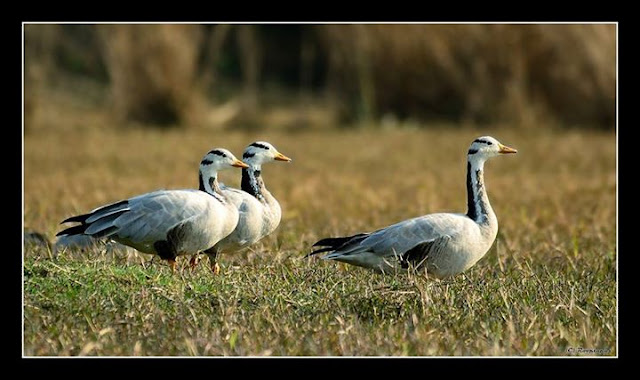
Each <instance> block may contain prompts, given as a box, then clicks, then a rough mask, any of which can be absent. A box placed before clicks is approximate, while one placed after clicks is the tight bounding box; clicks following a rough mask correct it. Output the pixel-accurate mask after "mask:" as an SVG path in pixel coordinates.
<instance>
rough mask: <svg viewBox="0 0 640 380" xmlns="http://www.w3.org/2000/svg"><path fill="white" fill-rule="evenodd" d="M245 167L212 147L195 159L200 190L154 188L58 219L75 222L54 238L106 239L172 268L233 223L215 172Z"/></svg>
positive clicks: (232, 212)
mask: <svg viewBox="0 0 640 380" xmlns="http://www.w3.org/2000/svg"><path fill="white" fill-rule="evenodd" d="M231 167H239V168H247V167H248V166H247V165H246V164H245V163H243V162H242V161H240V160H238V159H237V158H236V157H235V156H234V155H233V154H232V153H231V152H229V151H228V150H226V149H221V148H217V149H213V150H211V151H210V152H209V153H207V154H206V155H205V156H204V158H203V159H202V161H201V162H200V172H199V181H200V187H199V190H195V189H184V190H158V191H154V192H150V193H146V194H142V195H138V196H135V197H133V198H129V199H126V200H121V201H119V202H115V203H112V204H109V205H106V206H102V207H99V208H97V209H95V210H93V211H91V212H90V213H88V214H83V215H78V216H73V217H71V218H67V219H65V220H64V221H62V223H67V222H79V223H80V224H79V225H76V226H73V227H69V228H67V229H65V230H63V231H60V232H59V233H58V234H57V235H56V236H67V235H89V236H92V237H94V238H103V237H106V238H111V239H113V240H115V241H117V242H119V243H122V244H125V245H128V246H130V247H133V248H135V249H137V250H139V251H141V252H144V253H149V254H154V255H158V256H160V257H161V258H162V259H164V260H167V261H168V262H169V264H170V265H171V269H172V270H173V269H174V267H175V259H176V257H177V256H180V255H185V254H196V253H198V252H201V251H204V250H206V249H209V248H211V247H213V246H214V245H215V244H216V243H217V242H218V241H220V239H222V238H224V237H226V236H227V235H229V234H230V233H231V232H232V231H233V230H234V228H235V227H236V224H237V223H238V209H237V208H236V207H235V205H234V204H233V203H231V202H229V200H228V199H227V197H226V196H225V195H223V194H222V193H221V190H220V187H219V185H218V179H217V173H218V171H219V170H223V169H228V168H231Z"/></svg>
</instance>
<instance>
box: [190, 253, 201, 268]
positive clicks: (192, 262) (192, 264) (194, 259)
mask: <svg viewBox="0 0 640 380" xmlns="http://www.w3.org/2000/svg"><path fill="white" fill-rule="evenodd" d="M199 262H200V260H199V259H198V255H197V254H196V255H193V256H191V260H189V267H191V271H192V272H193V271H195V270H196V267H197V266H198V263H199Z"/></svg>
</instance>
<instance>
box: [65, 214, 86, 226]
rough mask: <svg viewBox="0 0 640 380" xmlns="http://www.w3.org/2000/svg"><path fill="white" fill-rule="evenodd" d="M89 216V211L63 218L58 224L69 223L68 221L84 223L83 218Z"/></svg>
mask: <svg viewBox="0 0 640 380" xmlns="http://www.w3.org/2000/svg"><path fill="white" fill-rule="evenodd" d="M90 216H91V213H89V214H82V215H76V216H72V217H70V218H67V219H65V220H63V221H62V222H60V224H64V223H69V222H78V223H83V224H84V222H85V220H87V218H88V217H90Z"/></svg>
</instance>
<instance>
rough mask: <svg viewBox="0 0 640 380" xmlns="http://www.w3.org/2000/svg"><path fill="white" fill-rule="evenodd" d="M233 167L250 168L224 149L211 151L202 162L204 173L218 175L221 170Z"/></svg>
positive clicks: (201, 169)
mask: <svg viewBox="0 0 640 380" xmlns="http://www.w3.org/2000/svg"><path fill="white" fill-rule="evenodd" d="M232 167H236V168H248V167H249V166H248V165H247V164H245V163H244V162H242V161H240V160H238V159H237V158H236V156H234V155H233V153H231V152H229V151H228V150H226V149H223V148H216V149H212V150H210V151H209V152H208V153H207V154H205V155H204V157H203V158H202V161H200V172H202V173H216V172H218V171H219V170H224V169H229V168H232Z"/></svg>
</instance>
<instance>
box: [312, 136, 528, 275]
mask: <svg viewBox="0 0 640 380" xmlns="http://www.w3.org/2000/svg"><path fill="white" fill-rule="evenodd" d="M506 153H517V151H516V150H515V149H513V148H509V147H508V146H504V145H502V144H500V142H498V140H496V139H494V138H493V137H490V136H484V137H480V138H478V139H476V140H474V141H473V142H472V143H471V146H470V147H469V151H468V153H467V207H468V208H467V213H466V214H453V213H438V214H429V215H424V216H420V217H417V218H413V219H409V220H405V221H402V222H399V223H397V224H394V225H391V226H388V227H386V228H382V229H380V230H377V231H374V232H371V233H360V234H356V235H353V236H347V237H337V238H326V239H322V240H320V241H318V242H316V243H315V244H314V245H313V246H314V247H324V248H320V249H317V250H315V251H313V252H311V253H310V254H308V255H307V256H311V255H314V254H318V253H321V252H329V253H327V254H326V255H325V256H324V257H323V259H328V260H337V261H342V262H345V263H349V264H353V265H357V266H361V267H365V268H371V269H374V270H376V271H379V272H383V273H384V272H385V271H393V270H398V269H409V268H415V269H420V268H426V270H427V273H429V274H433V275H434V276H435V277H437V278H445V277H450V276H454V275H456V274H459V273H462V272H463V271H465V270H467V269H469V268H470V267H471V266H473V265H474V264H475V263H476V262H477V261H478V260H480V259H481V258H482V257H483V256H484V255H485V254H486V253H487V251H488V250H489V248H491V245H492V244H493V241H494V240H495V238H496V235H497V233H498V219H497V218H496V215H495V214H494V212H493V209H492V208H491V204H489V198H488V197H487V191H486V188H485V185H484V176H483V170H484V163H485V161H486V160H487V159H489V158H491V157H495V156H498V155H501V154H506Z"/></svg>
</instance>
